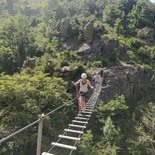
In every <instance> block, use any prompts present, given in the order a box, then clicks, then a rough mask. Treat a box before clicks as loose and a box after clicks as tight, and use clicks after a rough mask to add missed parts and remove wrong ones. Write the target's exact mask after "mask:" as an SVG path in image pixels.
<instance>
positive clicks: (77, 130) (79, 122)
mask: <svg viewBox="0 0 155 155" xmlns="http://www.w3.org/2000/svg"><path fill="white" fill-rule="evenodd" d="M102 80H103V79H101V82H100V86H99V90H97V91H93V94H92V95H91V97H90V98H89V100H88V102H87V105H86V108H85V110H84V111H82V112H81V113H78V114H77V116H76V117H75V118H74V119H73V120H72V121H71V122H70V124H68V128H66V129H64V131H63V133H62V134H60V135H59V136H58V139H57V141H55V142H51V148H50V149H49V150H48V151H46V152H41V151H42V130H43V120H44V119H45V118H46V117H48V116H49V115H52V114H54V113H55V112H56V111H58V110H60V109H61V108H62V107H64V106H65V104H62V105H61V106H59V107H57V108H56V109H54V110H52V111H50V112H49V113H47V114H46V115H44V114H42V115H40V116H39V118H38V120H36V121H34V122H32V123H31V124H29V125H27V126H25V127H23V128H22V129H20V130H18V131H16V132H14V133H12V134H11V135H9V136H7V137H5V138H2V139H1V140H0V145H1V144H2V143H4V142H6V141H7V140H9V139H11V138H12V137H14V136H16V135H17V134H19V133H21V132H23V131H25V130H26V129H28V128H30V127H32V126H34V125H36V124H39V126H38V138H37V150H36V155H58V154H57V152H58V150H60V149H63V151H64V150H65V154H67V155H72V153H73V151H76V150H77V143H78V142H79V141H80V140H81V139H80V137H81V136H82V134H83V133H84V130H85V129H86V128H87V125H88V123H89V121H90V119H91V116H92V113H93V112H94V109H95V107H96V105H97V101H98V97H99V95H100V91H101V86H102ZM78 97H79V96H77V97H75V98H74V99H72V101H74V100H75V99H78Z"/></svg>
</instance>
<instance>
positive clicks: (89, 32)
mask: <svg viewBox="0 0 155 155" xmlns="http://www.w3.org/2000/svg"><path fill="white" fill-rule="evenodd" d="M93 34H94V22H93V21H90V22H89V23H87V24H86V26H85V27H84V39H85V41H86V42H87V43H91V42H92V40H93Z"/></svg>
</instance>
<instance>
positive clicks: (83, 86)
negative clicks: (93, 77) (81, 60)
mask: <svg viewBox="0 0 155 155" xmlns="http://www.w3.org/2000/svg"><path fill="white" fill-rule="evenodd" d="M73 85H74V86H77V85H80V91H79V92H80V97H79V108H80V111H84V110H85V107H86V96H87V91H88V87H90V88H91V89H92V88H93V86H92V85H91V83H90V81H89V80H88V79H87V75H86V73H82V75H81V79H79V80H78V81H77V82H75V83H74V82H73Z"/></svg>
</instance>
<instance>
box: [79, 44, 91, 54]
mask: <svg viewBox="0 0 155 155" xmlns="http://www.w3.org/2000/svg"><path fill="white" fill-rule="evenodd" d="M90 52H91V46H90V45H89V44H87V43H86V44H83V45H82V46H81V47H80V48H79V49H78V51H77V53H79V54H80V53H81V54H82V55H83V54H86V53H90Z"/></svg>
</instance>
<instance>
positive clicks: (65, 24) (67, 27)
mask: <svg viewBox="0 0 155 155" xmlns="http://www.w3.org/2000/svg"><path fill="white" fill-rule="evenodd" d="M71 30H72V28H71V24H70V22H69V20H68V19H65V20H62V21H61V23H60V33H61V37H62V39H63V40H66V39H68V38H69V37H70V35H71Z"/></svg>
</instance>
